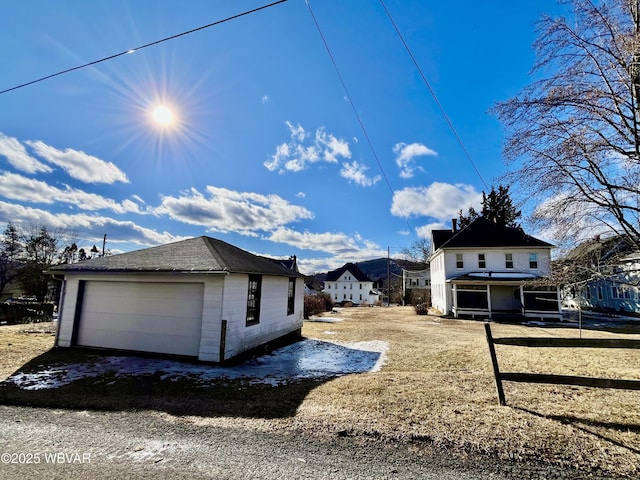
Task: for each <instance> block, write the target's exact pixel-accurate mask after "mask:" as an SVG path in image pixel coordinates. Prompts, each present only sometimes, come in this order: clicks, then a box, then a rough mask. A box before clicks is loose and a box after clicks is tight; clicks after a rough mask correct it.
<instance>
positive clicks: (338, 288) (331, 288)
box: [324, 263, 380, 305]
mask: <svg viewBox="0 0 640 480" xmlns="http://www.w3.org/2000/svg"><path fill="white" fill-rule="evenodd" d="M324 293H327V294H328V295H329V296H330V297H331V300H333V301H334V302H335V303H341V302H352V303H354V304H356V305H375V304H376V303H377V302H378V301H379V300H380V294H379V293H378V292H377V291H376V290H374V288H373V281H372V280H371V279H370V278H369V277H368V276H367V275H366V274H365V273H364V272H363V271H362V270H360V268H358V265H356V264H355V263H347V264H345V265H344V266H342V267H340V268H339V269H337V270H333V271H331V272H328V273H327V278H326V279H325V281H324Z"/></svg>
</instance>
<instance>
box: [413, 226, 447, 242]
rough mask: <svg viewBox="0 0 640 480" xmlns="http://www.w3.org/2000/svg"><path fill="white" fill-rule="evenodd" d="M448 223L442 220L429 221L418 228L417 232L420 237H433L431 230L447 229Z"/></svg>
mask: <svg viewBox="0 0 640 480" xmlns="http://www.w3.org/2000/svg"><path fill="white" fill-rule="evenodd" d="M447 228H448V227H447V225H445V224H444V223H442V222H435V223H429V224H427V225H422V226H421V227H417V228H416V233H417V234H418V237H420V238H431V232H432V231H434V230H445V229H447Z"/></svg>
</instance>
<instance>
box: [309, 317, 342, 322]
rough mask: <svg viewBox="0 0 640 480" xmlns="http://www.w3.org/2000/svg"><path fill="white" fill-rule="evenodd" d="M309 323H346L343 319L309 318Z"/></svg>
mask: <svg viewBox="0 0 640 480" xmlns="http://www.w3.org/2000/svg"><path fill="white" fill-rule="evenodd" d="M306 321H307V322H324V323H336V322H344V318H342V317H313V316H312V317H309V318H308V319H307V320H306Z"/></svg>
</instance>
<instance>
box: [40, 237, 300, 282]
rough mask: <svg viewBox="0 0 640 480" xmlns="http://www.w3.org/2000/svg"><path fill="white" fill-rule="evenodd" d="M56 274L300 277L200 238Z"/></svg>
mask: <svg viewBox="0 0 640 480" xmlns="http://www.w3.org/2000/svg"><path fill="white" fill-rule="evenodd" d="M50 271H52V272H58V271H61V272H185V273H257V274H263V275H279V276H288V277H294V276H300V274H299V273H296V272H295V271H293V270H290V269H288V268H286V267H284V266H283V265H281V264H279V263H278V262H275V261H273V260H272V259H269V258H266V257H260V256H258V255H254V254H253V253H249V252H247V251H245V250H242V249H240V248H238V247H234V246H233V245H231V244H229V243H226V242H223V241H222V240H217V239H215V238H211V237H206V236H202V237H196V238H191V239H188V240H182V241H179V242H174V243H168V244H166V245H159V246H157V247H151V248H145V249H142V250H136V251H134V252H128V253H121V254H119V255H113V256H109V257H101V258H94V259H90V260H85V261H82V262H78V263H72V264H67V265H57V266H55V267H52V268H51V269H50Z"/></svg>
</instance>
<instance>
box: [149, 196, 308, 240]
mask: <svg viewBox="0 0 640 480" xmlns="http://www.w3.org/2000/svg"><path fill="white" fill-rule="evenodd" d="M206 190H207V192H206V194H203V193H201V192H199V191H198V190H196V189H194V188H192V189H191V190H190V191H188V192H185V193H183V194H182V195H181V196H179V197H174V196H164V197H162V203H161V206H160V207H158V208H157V209H156V210H155V212H156V214H158V215H168V216H169V217H170V218H172V219H174V220H178V221H181V222H184V223H188V224H191V225H201V226H204V227H207V229H208V230H210V231H217V232H225V233H226V232H237V233H240V234H242V235H250V236H257V232H258V231H271V230H274V229H276V228H278V227H280V226H282V225H286V224H288V223H291V222H296V221H299V220H304V219H312V218H314V215H313V213H312V212H310V211H309V210H307V209H306V208H304V207H301V206H298V205H292V204H290V203H289V202H287V201H286V200H284V199H283V198H281V197H279V196H277V195H261V194H258V193H250V192H237V191H234V190H228V189H226V188H219V187H212V186H209V187H207V189H206Z"/></svg>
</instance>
